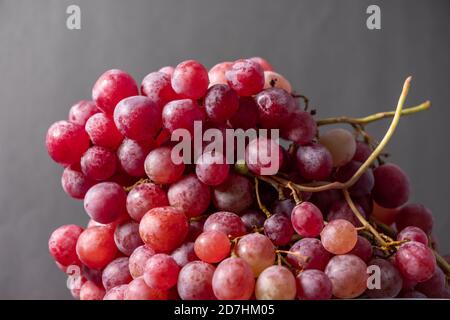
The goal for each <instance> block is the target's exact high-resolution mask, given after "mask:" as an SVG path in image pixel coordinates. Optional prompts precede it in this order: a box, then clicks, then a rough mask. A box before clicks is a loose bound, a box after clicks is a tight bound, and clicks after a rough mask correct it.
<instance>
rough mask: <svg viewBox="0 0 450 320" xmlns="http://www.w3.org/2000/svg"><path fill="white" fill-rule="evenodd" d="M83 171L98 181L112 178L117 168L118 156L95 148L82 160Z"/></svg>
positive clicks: (102, 148)
mask: <svg viewBox="0 0 450 320" xmlns="http://www.w3.org/2000/svg"><path fill="white" fill-rule="evenodd" d="M80 164H81V171H82V172H83V173H84V175H86V176H87V177H89V178H91V179H92V180H96V181H103V180H106V179H108V178H110V177H111V176H112V175H113V174H114V173H115V172H116V168H117V156H116V155H115V153H114V152H112V151H111V150H109V149H106V148H104V147H99V146H93V147H91V148H89V149H88V150H87V151H86V152H85V154H84V155H83V157H82V158H81V163H80Z"/></svg>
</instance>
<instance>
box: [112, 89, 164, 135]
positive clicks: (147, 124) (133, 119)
mask: <svg viewBox="0 0 450 320" xmlns="http://www.w3.org/2000/svg"><path fill="white" fill-rule="evenodd" d="M114 123H115V124H116V126H117V129H119V131H120V132H121V133H122V134H123V135H124V136H125V137H127V138H129V139H133V140H137V141H145V140H149V139H152V138H153V137H154V136H155V134H156V133H157V132H158V130H160V129H161V125H162V121H161V109H160V108H159V107H158V105H157V104H156V102H154V101H153V100H152V99H150V98H147V97H143V96H133V97H129V98H126V99H123V100H122V101H120V102H119V103H118V104H117V106H116V108H115V110H114Z"/></svg>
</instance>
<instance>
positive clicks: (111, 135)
mask: <svg viewBox="0 0 450 320" xmlns="http://www.w3.org/2000/svg"><path fill="white" fill-rule="evenodd" d="M85 129H86V132H87V133H88V135H89V138H90V139H91V141H92V143H94V144H95V145H96V146H100V147H105V148H109V149H111V150H116V149H117V148H118V147H119V145H120V144H121V143H122V140H123V136H122V134H121V133H120V132H119V130H117V128H116V125H115V124H114V119H113V118H112V117H110V116H107V115H105V114H104V113H96V114H94V115H93V116H92V117H90V118H89V119H88V120H87V122H86V126H85Z"/></svg>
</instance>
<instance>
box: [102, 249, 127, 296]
mask: <svg viewBox="0 0 450 320" xmlns="http://www.w3.org/2000/svg"><path fill="white" fill-rule="evenodd" d="M132 279H133V278H132V277H131V275H130V270H129V269H128V258H126V257H122V258H117V259H115V260H113V261H111V262H110V263H109V264H108V265H107V266H106V267H105V269H104V270H103V273H102V283H103V287H104V288H105V289H106V291H108V290H110V289H112V288H114V287H117V286H120V285H122V284H128V283H129V282H130V281H131V280H132Z"/></svg>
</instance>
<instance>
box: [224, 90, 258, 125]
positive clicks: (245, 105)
mask: <svg viewBox="0 0 450 320" xmlns="http://www.w3.org/2000/svg"><path fill="white" fill-rule="evenodd" d="M258 117H259V116H258V105H257V104H256V101H255V99H253V97H239V108H238V110H237V111H236V112H235V114H234V115H233V116H232V117H231V119H230V120H229V123H230V124H231V126H232V127H233V128H236V129H237V128H240V129H243V130H247V129H251V128H255V127H256V125H257V123H258Z"/></svg>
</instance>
